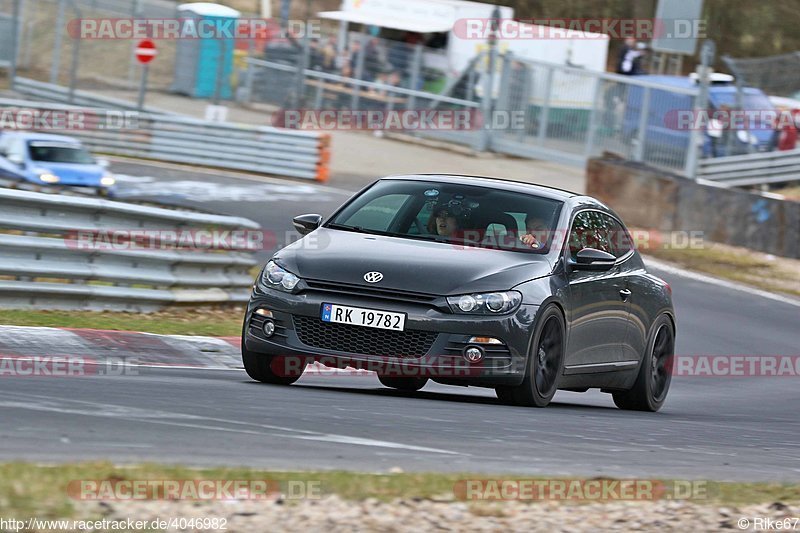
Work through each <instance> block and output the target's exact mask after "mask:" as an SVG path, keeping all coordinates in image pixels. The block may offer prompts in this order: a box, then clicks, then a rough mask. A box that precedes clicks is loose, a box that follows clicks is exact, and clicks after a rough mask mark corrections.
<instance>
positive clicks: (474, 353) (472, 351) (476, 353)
mask: <svg viewBox="0 0 800 533" xmlns="http://www.w3.org/2000/svg"><path fill="white" fill-rule="evenodd" d="M464 359H466V360H467V361H469V362H470V363H480V362H481V361H482V360H483V350H482V349H481V348H478V347H477V346H467V349H466V350H464Z"/></svg>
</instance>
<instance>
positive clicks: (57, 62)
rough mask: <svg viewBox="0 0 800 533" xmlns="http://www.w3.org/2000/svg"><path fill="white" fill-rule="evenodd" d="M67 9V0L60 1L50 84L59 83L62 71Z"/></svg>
mask: <svg viewBox="0 0 800 533" xmlns="http://www.w3.org/2000/svg"><path fill="white" fill-rule="evenodd" d="M66 9H67V0H58V11H57V14H56V27H55V28H54V29H53V30H54V32H55V35H54V36H53V59H52V63H51V64H50V83H52V84H57V83H58V74H59V71H60V70H61V47H62V41H63V39H64V17H65V11H66Z"/></svg>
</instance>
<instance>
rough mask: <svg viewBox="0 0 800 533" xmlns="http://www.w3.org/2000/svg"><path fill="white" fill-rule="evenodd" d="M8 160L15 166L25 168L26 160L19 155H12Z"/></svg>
mask: <svg viewBox="0 0 800 533" xmlns="http://www.w3.org/2000/svg"><path fill="white" fill-rule="evenodd" d="M6 159H8V160H9V161H10V162H12V163H14V164H15V165H19V166H24V165H25V159H24V158H23V157H22V156H21V155H19V154H11V155H9V156H8V157H7V158H6Z"/></svg>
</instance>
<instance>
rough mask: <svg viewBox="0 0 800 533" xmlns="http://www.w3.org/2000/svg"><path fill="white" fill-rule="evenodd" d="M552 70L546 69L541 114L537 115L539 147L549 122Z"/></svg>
mask: <svg viewBox="0 0 800 533" xmlns="http://www.w3.org/2000/svg"><path fill="white" fill-rule="evenodd" d="M553 70H554V67H550V66H548V67H547V77H546V81H545V91H544V102H542V112H541V113H540V115H539V132H538V135H537V138H536V142H537V143H538V144H539V146H543V145H544V140H545V137H546V136H547V126H548V124H549V122H550V97H551V96H552V92H553Z"/></svg>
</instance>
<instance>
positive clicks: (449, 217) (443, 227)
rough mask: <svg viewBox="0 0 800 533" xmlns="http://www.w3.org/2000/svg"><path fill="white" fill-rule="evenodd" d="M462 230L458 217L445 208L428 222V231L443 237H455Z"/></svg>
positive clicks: (435, 213) (439, 210)
mask: <svg viewBox="0 0 800 533" xmlns="http://www.w3.org/2000/svg"><path fill="white" fill-rule="evenodd" d="M461 229H462V227H461V223H460V222H459V220H458V217H457V216H455V215H454V214H453V213H451V212H450V211H449V210H448V209H447V208H445V207H442V208H440V209H438V210H436V211H435V212H434V213H433V216H431V218H430V220H429V221H428V231H429V232H431V233H434V234H436V235H439V236H441V237H454V236H455V234H456V232H458V231H460V230H461Z"/></svg>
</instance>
